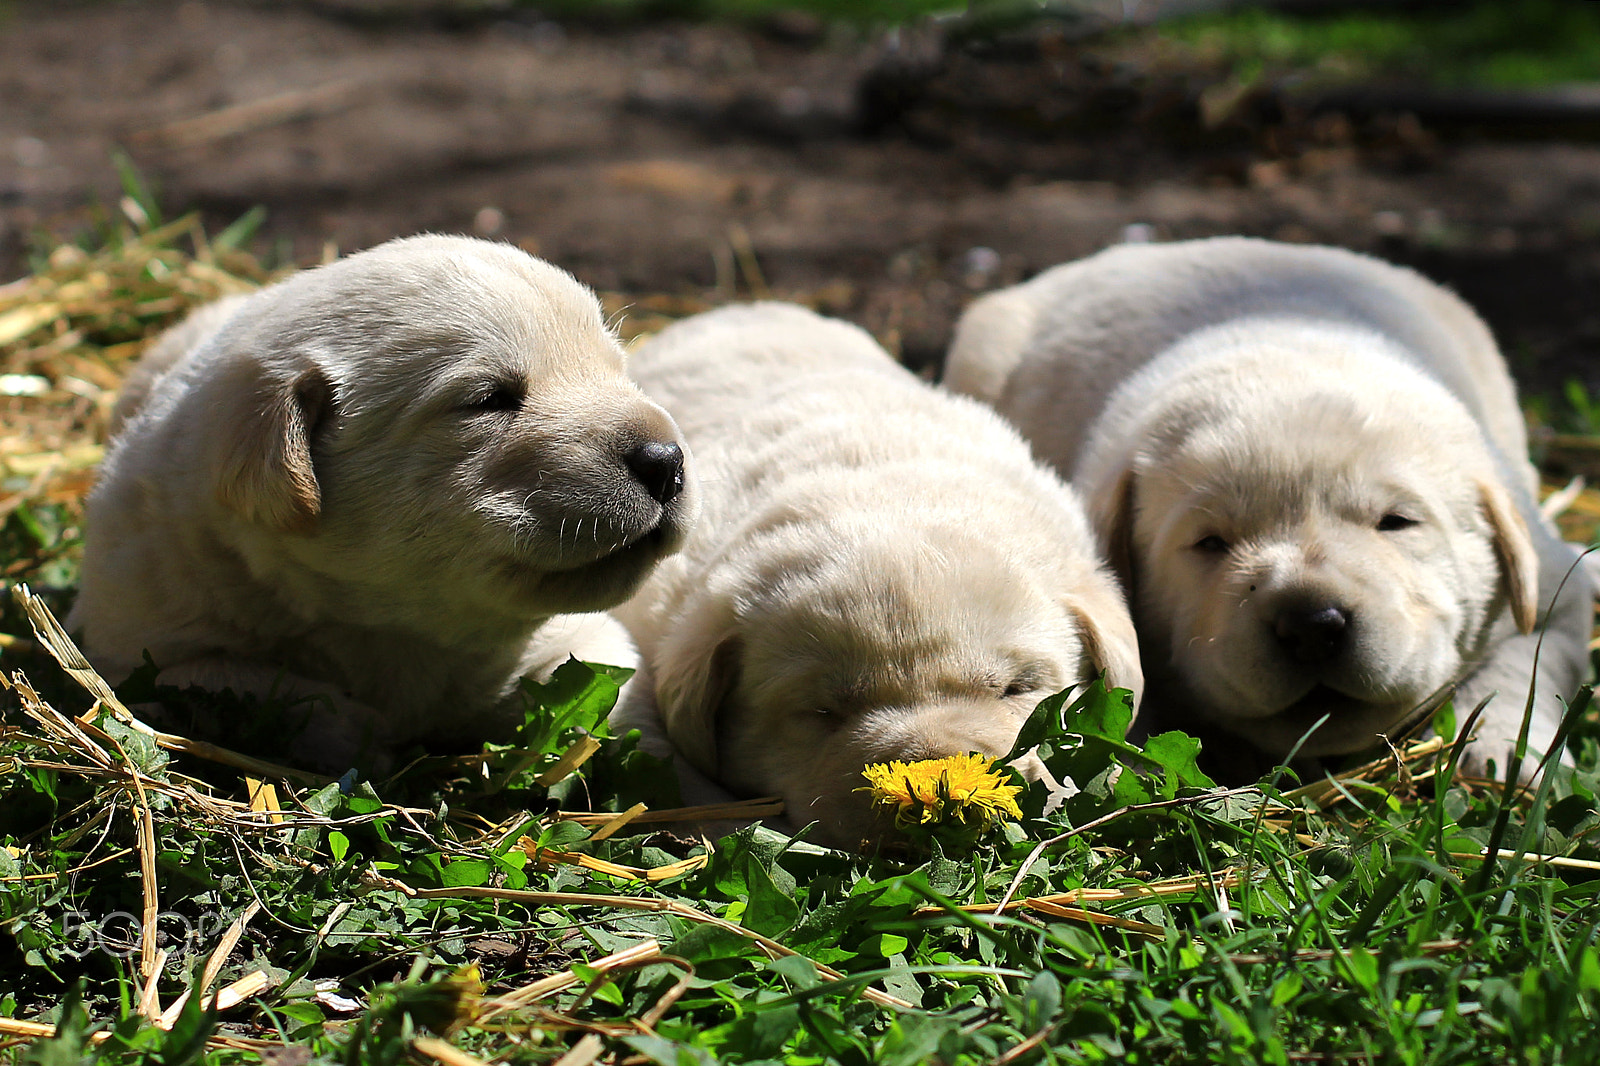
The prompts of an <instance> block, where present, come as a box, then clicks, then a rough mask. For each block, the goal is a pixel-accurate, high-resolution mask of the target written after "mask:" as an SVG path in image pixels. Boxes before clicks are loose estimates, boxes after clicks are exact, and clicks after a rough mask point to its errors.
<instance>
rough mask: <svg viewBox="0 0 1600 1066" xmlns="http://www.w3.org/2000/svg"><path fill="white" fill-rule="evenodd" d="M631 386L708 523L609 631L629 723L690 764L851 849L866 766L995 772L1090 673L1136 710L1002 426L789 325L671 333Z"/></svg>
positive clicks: (1056, 513) (1103, 620) (867, 832)
mask: <svg viewBox="0 0 1600 1066" xmlns="http://www.w3.org/2000/svg"><path fill="white" fill-rule="evenodd" d="M629 369H630V371H631V372H632V373H633V374H634V375H635V377H636V379H637V380H638V381H639V382H640V384H641V385H643V386H644V389H645V391H646V392H647V393H649V394H650V395H651V396H652V397H653V398H655V399H656V400H658V401H659V402H660V403H661V404H662V406H664V407H666V408H667V410H669V411H671V412H672V413H673V417H674V418H676V419H678V423H679V425H680V426H682V428H683V432H684V435H685V436H686V437H687V438H688V440H689V443H690V445H691V446H692V447H693V449H694V452H695V461H696V463H697V464H698V469H699V471H700V476H701V479H702V485H703V488H704V492H705V510H704V513H703V514H702V516H701V520H700V523H699V525H698V526H697V527H696V528H695V530H694V531H693V532H692V533H691V534H690V536H689V539H688V541H687V543H686V544H685V546H684V551H683V553H682V554H680V555H679V556H677V557H675V558H673V559H671V560H668V562H667V563H665V564H663V566H662V567H660V568H659V569H658V570H657V571H656V573H655V574H654V576H652V577H651V579H650V580H649V581H648V582H646V584H645V586H644V588H643V589H641V590H640V592H639V594H638V595H637V596H635V597H634V598H633V599H632V600H630V601H629V602H628V603H627V604H626V605H624V606H623V607H622V608H621V609H619V611H618V612H617V614H618V615H619V617H621V618H622V619H623V621H624V622H625V623H626V624H627V626H628V628H629V630H630V632H631V633H632V634H633V636H634V638H635V639H636V640H637V642H638V644H639V651H640V656H641V658H642V660H643V667H642V670H643V671H644V673H645V674H647V675H648V682H647V683H645V684H639V685H637V686H636V687H635V688H634V689H633V691H632V693H631V696H630V698H629V699H627V700H625V706H624V707H623V708H622V709H621V710H620V712H619V717H620V719H621V720H622V722H623V724H624V725H625V726H626V725H632V724H641V725H644V724H646V723H647V722H648V721H649V719H650V718H651V717H652V715H654V714H655V713H656V712H657V710H658V709H659V715H660V718H661V720H662V722H663V724H664V726H665V730H666V732H667V734H668V735H669V736H670V738H671V741H672V743H673V745H675V747H676V749H677V750H678V752H679V753H681V754H682V755H683V756H684V757H686V758H687V760H688V761H689V763H690V764H692V766H693V767H694V768H696V769H698V770H699V771H701V772H702V773H704V774H705V775H708V776H709V777H710V778H711V779H712V780H713V781H715V782H717V783H719V784H721V785H722V786H724V787H725V788H727V789H729V790H731V791H733V792H734V793H738V794H743V795H747V796H759V795H768V794H774V793H776V794H780V795H782V796H783V798H784V799H785V801H786V806H787V814H788V817H789V819H790V820H791V821H792V822H793V823H794V824H796V825H804V824H806V823H808V822H811V821H817V822H818V823H819V825H818V828H817V830H816V837H815V839H817V840H818V841H820V842H823V843H828V844H833V845H838V846H854V845H856V844H858V843H860V842H861V841H862V840H863V839H865V838H870V837H874V836H877V835H878V834H879V833H881V831H882V830H884V828H885V826H884V825H881V824H879V823H877V821H876V816H875V815H874V813H873V812H872V811H871V810H870V807H869V804H868V801H867V800H866V799H865V798H864V797H863V796H862V795H860V794H858V792H857V791H856V790H857V789H858V788H860V787H862V786H863V785H864V784H865V781H864V780H863V778H862V776H861V770H862V768H863V767H864V766H865V765H866V764H868V763H873V762H882V761H884V760H889V759H906V760H912V759H928V758H939V757H943V756H948V755H953V754H957V753H963V752H967V751H980V752H984V753H986V754H988V755H991V756H999V755H1004V754H1006V753H1007V752H1008V751H1009V750H1010V747H1011V745H1012V743H1013V741H1014V740H1015V738H1016V735H1017V730H1018V728H1019V727H1020V726H1021V724H1022V722H1023V721H1024V720H1025V719H1026V718H1027V716H1028V713H1029V712H1030V711H1031V710H1032V709H1033V707H1034V705H1035V704H1036V703H1038V701H1039V699H1040V698H1041V697H1042V696H1045V695H1048V694H1050V693H1053V692H1056V691H1058V690H1060V689H1063V688H1066V687H1067V686H1069V685H1072V684H1074V683H1076V682H1079V681H1082V680H1084V679H1086V678H1088V677H1090V676H1092V675H1093V674H1094V673H1095V672H1096V671H1100V670H1103V671H1104V672H1105V673H1106V674H1107V677H1108V683H1110V684H1113V685H1120V686H1123V687H1126V688H1131V689H1134V690H1135V691H1137V690H1138V689H1139V687H1140V684H1141V679H1140V673H1139V660H1138V652H1137V648H1136V641H1135V637H1134V635H1133V627H1132V623H1131V621H1130V620H1129V617H1128V613H1127V608H1126V607H1125V605H1124V604H1123V601H1122V597H1121V596H1120V594H1119V593H1118V592H1117V589H1116V585H1115V581H1114V580H1113V578H1112V577H1111V575H1110V574H1109V573H1107V572H1106V571H1105V570H1104V569H1103V568H1102V567H1101V566H1100V564H1099V563H1098V561H1097V559H1096V556H1095V554H1094V549H1093V540H1092V536H1091V534H1090V531H1089V528H1088V523H1087V521H1086V520H1085V517H1084V515H1083V511H1082V508H1081V507H1080V505H1079V502H1078V499H1077V497H1076V496H1075V495H1074V494H1073V493H1072V491H1071V490H1070V489H1069V488H1067V487H1066V486H1065V485H1063V484H1062V483H1061V482H1060V480H1059V479H1057V478H1056V477H1055V475H1053V474H1051V473H1050V472H1049V471H1047V470H1045V469H1044V468H1042V467H1040V466H1038V465H1037V464H1035V463H1034V462H1033V460H1032V458H1031V457H1030V456H1029V454H1028V448H1027V445H1026V444H1025V443H1024V442H1023V441H1022V440H1021V439H1020V438H1019V437H1018V436H1017V434H1016V433H1015V432H1014V431H1013V430H1012V429H1011V428H1010V427H1008V426H1006V425H1005V424H1004V422H1002V421H1001V420H1000V419H999V418H998V417H996V416H995V415H994V413H993V412H992V411H989V410H987V409H985V408H983V407H981V406H979V405H978V404H974V403H972V402H971V401H968V400H964V399H961V398H958V397H953V396H950V395H948V394H945V393H941V392H939V391H936V390H934V389H932V388H931V387H929V386H927V385H925V384H923V383H922V382H920V381H918V380H917V379H916V378H915V377H914V376H913V375H912V374H911V373H910V372H908V371H907V370H905V369H904V368H902V367H901V366H899V365H898V364H896V363H895V362H894V361H893V359H892V358H891V357H890V356H889V355H888V353H886V352H885V351H884V350H883V349H882V348H880V347H879V346H878V345H877V344H876V343H875V342H874V341H873V340H872V338H871V337H869V336H868V335H867V334H866V333H864V332H862V331H861V330H860V329H857V328H856V327H855V326H851V325H848V324H845V323H842V322H838V321H831V320H828V319H825V318H821V317H819V316H817V315H815V314H812V313H811V312H810V311H806V310H804V309H802V308H799V307H795V306H791V305H785V304H777V303H762V304H755V305H752V306H744V307H728V308H723V309H721V310H718V311H713V312H710V313H708V314H704V315H699V316H697V317H695V318H691V319H689V320H687V321H684V322H680V323H678V324H676V325H673V326H672V327H670V328H668V329H667V330H665V331H663V332H662V333H661V334H659V335H658V336H656V337H655V338H653V339H652V340H650V341H649V342H647V343H646V344H645V345H644V346H643V347H641V348H640V349H639V350H638V351H636V352H635V353H634V355H633V357H632V359H631V360H630V364H629ZM652 693H653V695H654V697H655V700H654V705H649V704H651V701H650V696H651V694H652ZM641 704H645V706H641Z"/></svg>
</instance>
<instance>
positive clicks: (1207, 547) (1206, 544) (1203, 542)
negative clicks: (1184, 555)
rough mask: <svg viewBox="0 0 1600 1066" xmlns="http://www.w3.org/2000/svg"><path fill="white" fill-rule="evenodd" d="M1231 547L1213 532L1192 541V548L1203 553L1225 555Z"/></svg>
mask: <svg viewBox="0 0 1600 1066" xmlns="http://www.w3.org/2000/svg"><path fill="white" fill-rule="evenodd" d="M1230 547H1232V546H1231V545H1230V544H1229V543H1228V542H1227V541H1225V540H1223V539H1222V538H1221V537H1219V536H1217V535H1216V534H1215V533H1210V534H1207V535H1206V536H1204V537H1201V538H1200V539H1199V540H1197V541H1195V542H1194V550H1195V551H1197V552H1200V553H1201V554H1203V555H1225V554H1227V552H1228V549H1229V548H1230Z"/></svg>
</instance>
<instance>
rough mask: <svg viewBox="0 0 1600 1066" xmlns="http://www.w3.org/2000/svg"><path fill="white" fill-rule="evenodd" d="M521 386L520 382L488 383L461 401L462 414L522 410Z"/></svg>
mask: <svg viewBox="0 0 1600 1066" xmlns="http://www.w3.org/2000/svg"><path fill="white" fill-rule="evenodd" d="M522 398H523V386H522V384H521V383H520V382H513V381H489V382H484V384H483V385H482V386H481V387H479V388H477V389H474V390H473V391H472V392H471V393H469V394H468V396H467V398H466V399H465V400H464V401H462V404H461V408H460V409H461V411H462V413H464V414H469V415H476V414H504V413H506V412H510V411H520V410H521V409H522Z"/></svg>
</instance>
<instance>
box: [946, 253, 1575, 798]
mask: <svg viewBox="0 0 1600 1066" xmlns="http://www.w3.org/2000/svg"><path fill="white" fill-rule="evenodd" d="M947 382H948V384H949V386H950V387H951V388H953V389H955V390H957V391H960V392H965V393H968V394H970V395H974V396H977V397H980V398H983V399H985V400H988V401H989V402H991V403H993V404H995V406H996V407H997V408H998V409H999V410H1000V412H1001V413H1002V414H1004V415H1005V416H1006V417H1007V418H1009V419H1011V420H1012V421H1013V422H1014V423H1015V424H1016V425H1017V426H1018V427H1020V428H1021V430H1022V432H1023V434H1024V436H1026V437H1028V438H1029V439H1030V440H1031V441H1032V442H1033V446H1034V452H1035V454H1036V455H1038V456H1039V457H1041V458H1042V459H1044V460H1045V461H1047V462H1049V463H1051V464H1052V465H1054V466H1055V467H1056V468H1057V469H1058V470H1060V471H1062V472H1063V473H1065V474H1068V475H1070V477H1071V478H1072V480H1073V482H1074V483H1075V484H1076V485H1077V486H1078V488H1079V489H1080V490H1081V491H1082V492H1083V493H1084V494H1085V496H1086V497H1087V498H1088V501H1089V506H1090V510H1091V516H1092V521H1093V522H1094V525H1095V529H1096V532H1097V534H1098V536H1099V537H1100V542H1101V544H1102V545H1103V546H1104V548H1105V550H1106V551H1107V552H1108V554H1109V555H1110V557H1111V559H1112V562H1113V565H1114V567H1115V568H1116V570H1117V571H1118V573H1119V574H1120V575H1121V577H1122V580H1123V582H1124V585H1125V587H1126V589H1127V590H1128V592H1129V598H1130V600H1131V601H1132V603H1133V609H1134V616H1135V620H1136V623H1137V625H1138V627H1139V634H1140V644H1141V649H1142V651H1143V656H1144V663H1145V666H1146V669H1147V671H1148V673H1149V678H1150V692H1149V696H1148V698H1147V699H1146V701H1145V704H1144V708H1143V711H1142V712H1141V715H1140V721H1139V722H1138V723H1137V724H1136V727H1135V728H1136V730H1143V731H1144V732H1153V731H1156V730H1159V729H1163V728H1171V727H1178V728H1183V729H1187V730H1189V731H1191V732H1196V731H1202V727H1210V728H1212V729H1216V730H1220V731H1221V732H1222V734H1224V735H1225V737H1227V738H1228V739H1227V744H1226V751H1225V752H1222V753H1221V754H1223V755H1224V756H1225V758H1224V759H1223V760H1222V762H1221V763H1219V764H1218V765H1219V767H1220V768H1222V769H1223V772H1224V775H1225V776H1244V777H1248V776H1250V775H1251V774H1252V773H1253V772H1254V771H1255V770H1256V769H1259V768H1262V762H1263V760H1264V765H1265V766H1270V765H1271V763H1272V762H1273V761H1278V760H1281V759H1282V757H1283V756H1285V755H1286V754H1287V753H1288V752H1289V751H1290V750H1291V749H1292V748H1293V747H1294V746H1295V745H1296V744H1297V743H1298V742H1299V741H1300V740H1301V738H1302V737H1303V736H1306V734H1307V733H1308V732H1310V735H1309V737H1308V738H1307V739H1306V742H1305V745H1304V746H1303V747H1302V748H1301V749H1300V750H1301V752H1302V753H1303V754H1305V755H1308V756H1324V755H1337V754H1343V753H1352V752H1358V751H1364V750H1366V749H1369V748H1372V747H1374V745H1375V744H1376V743H1377V742H1378V738H1379V736H1380V734H1386V733H1388V732H1389V731H1391V730H1394V729H1396V728H1397V727H1398V726H1400V725H1401V724H1402V722H1403V720H1405V719H1407V718H1408V716H1409V712H1411V711H1413V709H1415V708H1417V707H1418V705H1419V704H1422V703H1424V701H1426V700H1428V699H1429V697H1430V696H1432V695H1433V694H1435V693H1437V692H1439V691H1440V690H1442V689H1445V688H1446V687H1447V686H1449V685H1451V684H1452V683H1459V688H1458V689H1457V692H1456V697H1455V702H1456V706H1457V708H1458V710H1459V712H1460V714H1461V715H1462V716H1463V717H1464V716H1465V714H1466V712H1467V711H1469V710H1471V709H1472V708H1473V707H1474V706H1475V705H1476V704H1477V703H1478V702H1479V701H1480V700H1481V699H1483V698H1484V697H1485V696H1488V695H1490V694H1491V693H1498V696H1497V698H1496V699H1494V700H1493V701H1491V702H1490V704H1489V706H1488V709H1487V711H1486V713H1485V715H1484V717H1483V719H1482V720H1481V721H1480V723H1479V727H1478V730H1477V741H1476V742H1475V743H1474V744H1473V745H1472V746H1471V747H1470V748H1469V749H1468V751H1467V758H1466V761H1465V763H1464V765H1465V767H1466V768H1467V769H1468V770H1469V771H1477V772H1482V771H1484V770H1485V769H1486V768H1487V762H1488V760H1490V759H1494V760H1496V761H1497V762H1498V763H1499V766H1500V767H1501V768H1502V769H1503V768H1504V766H1505V762H1504V760H1505V759H1506V757H1507V753H1508V751H1509V749H1510V747H1511V746H1512V744H1513V743H1514V741H1515V739H1516V736H1517V732H1518V728H1519V725H1520V723H1521V719H1522V715H1523V707H1524V703H1525V699H1526V696H1527V693H1528V690H1529V686H1530V685H1532V686H1533V687H1534V689H1535V693H1536V695H1535V713H1534V718H1533V724H1532V729H1531V732H1530V743H1531V746H1532V748H1533V750H1534V751H1535V752H1542V751H1543V750H1544V749H1545V747H1546V746H1548V745H1549V744H1550V743H1551V741H1552V740H1553V739H1554V737H1555V733H1556V729H1557V727H1558V725H1559V722H1560V717H1561V714H1562V699H1563V698H1565V697H1569V696H1571V695H1572V693H1573V691H1574V690H1575V689H1576V688H1577V686H1578V684H1579V682H1580V681H1581V679H1582V678H1583V676H1584V675H1585V673H1586V670H1587V661H1588V656H1587V652H1586V646H1587V643H1588V637H1589V629H1590V624H1591V603H1592V590H1591V588H1590V586H1589V584H1588V580H1587V576H1586V575H1585V574H1584V573H1583V572H1581V571H1579V572H1575V573H1573V574H1571V576H1570V577H1568V576H1567V572H1568V570H1569V568H1570V567H1571V565H1572V562H1573V559H1574V552H1573V550H1572V549H1571V548H1570V547H1569V546H1567V545H1565V544H1563V543H1562V542H1561V540H1560V539H1559V538H1558V536H1557V535H1556V534H1555V532H1554V531H1553V530H1552V529H1551V527H1550V526H1549V524H1548V523H1547V522H1546V521H1545V520H1544V519H1542V518H1541V516H1540V514H1539V511H1538V508H1537V506H1536V505H1535V495H1534V493H1535V490H1536V486H1537V476H1536V474H1535V472H1534V470H1533V468H1532V466H1531V465H1530V464H1529V462H1528V461H1527V458H1526V456H1527V440H1526V436H1525V431H1524V428H1523V422H1522V416H1521V413H1520V411H1519V410H1518V407H1517V402H1516V396H1515V393H1514V390H1513V387H1512V384H1511V380H1510V377H1509V376H1508V375H1507V373H1506V368H1505V364H1504V361H1503V360H1502V359H1501V357H1500V353H1499V351H1498V350H1497V349H1496V348H1495V345H1494V341H1493V339H1492V338H1491V337H1490V335H1489V332H1488V330H1487V329H1486V328H1485V327H1484V325H1483V323H1482V322H1480V321H1479V320H1478V318H1477V316H1476V315H1474V314H1473V312H1472V311H1471V310H1470V309H1469V308H1468V307H1467V306H1466V305H1465V304H1464V303H1462V302H1461V301H1460V300H1459V299H1457V298H1456V297H1455V296H1453V295H1452V294H1451V293H1449V292H1446V291H1445V290H1444V289H1441V288H1439V287H1438V286H1436V285H1433V284H1432V283H1430V282H1428V281H1426V280H1424V279H1423V278H1421V277H1419V276H1418V275H1416V274H1414V273H1412V272H1410V271H1408V270H1403V269H1400V268H1397V267H1393V266H1389V265H1387V264H1385V263H1382V262H1379V261H1377V260H1375V259H1371V258H1368V257H1366V256H1362V255H1357V254H1355V253H1352V252H1348V251H1343V250H1341V249H1336V248H1319V247H1306V246H1297V245H1284V244H1274V243H1271V242H1267V241H1260V240H1249V239H1243V238H1219V239H1214V240H1202V241H1190V242H1183V243H1176V244H1165V245H1161V244H1156V245H1123V246H1120V247H1115V248H1111V249H1109V250H1107V251H1104V252H1101V253H1100V254H1098V255H1095V256H1093V257H1091V258H1089V259H1086V260H1083V261H1081V262H1077V263H1070V264H1067V265H1064V266H1060V267H1056V268H1055V269H1052V270H1048V271H1046V272H1045V273H1043V274H1041V275H1039V276H1038V277H1037V278H1034V279H1033V280H1032V281H1029V282H1027V283H1025V284H1023V285H1019V286H1017V287H1015V288H1012V289H1008V290H1005V291H1002V292H999V293H996V294H994V295H991V296H988V297H985V298H983V299H982V300H979V301H978V302H977V303H975V304H973V306H972V307H971V308H970V309H969V310H968V311H967V313H966V314H965V315H964V316H963V318H962V320H961V322H960V324H959V326H958V330H957V335H956V340H955V344H954V346H953V348H952V350H951V353H950V358H949V365H948V369H947ZM1564 578H1565V579H1566V586H1565V588H1564V590H1563V591H1562V592H1561V595H1560V597H1559V598H1556V599H1555V600H1554V604H1553V606H1551V600H1552V598H1553V597H1555V596H1556V590H1557V587H1558V586H1560V585H1561V583H1562V581H1563V579H1564ZM1541 632H1542V633H1543V638H1544V646H1543V649H1542V651H1541V652H1540V653H1539V655H1538V662H1537V668H1536V667H1535V647H1536V645H1537V642H1538V640H1539V635H1540V633H1541ZM1324 715H1326V716H1328V718H1327V722H1326V723H1325V724H1324V725H1322V726H1321V727H1320V728H1318V729H1316V730H1315V731H1314V732H1311V731H1312V729H1313V726H1314V725H1315V723H1316V722H1317V721H1318V720H1319V719H1321V718H1322V717H1323V716H1324ZM1238 740H1243V741H1245V742H1247V744H1248V745H1250V746H1253V747H1254V748H1255V749H1257V751H1258V753H1259V755H1260V756H1261V757H1262V759H1257V758H1254V757H1247V753H1246V751H1245V749H1244V748H1242V747H1241V745H1239V744H1238V743H1237V741H1238ZM1213 747H1214V748H1216V747H1218V745H1215V744H1214V745H1213ZM1230 769H1231V771H1232V772H1231V774H1230V773H1229V770H1230Z"/></svg>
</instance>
